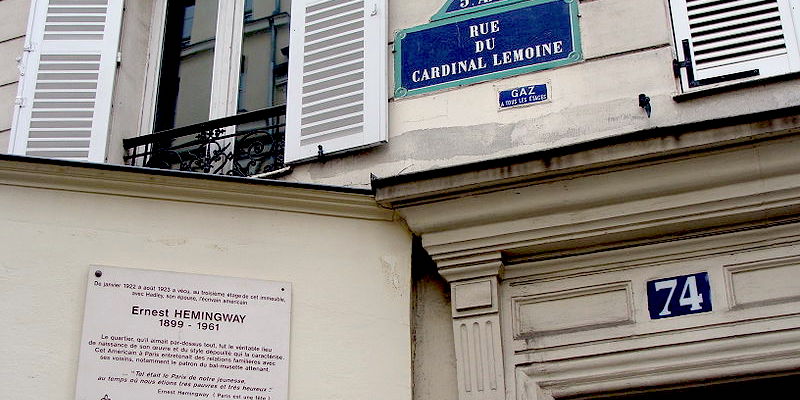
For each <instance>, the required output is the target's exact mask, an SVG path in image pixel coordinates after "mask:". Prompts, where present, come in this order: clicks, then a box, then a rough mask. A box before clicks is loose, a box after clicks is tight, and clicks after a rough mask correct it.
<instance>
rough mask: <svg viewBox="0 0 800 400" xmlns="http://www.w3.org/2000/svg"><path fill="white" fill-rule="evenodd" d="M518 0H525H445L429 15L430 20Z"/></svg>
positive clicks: (518, 0)
mask: <svg viewBox="0 0 800 400" xmlns="http://www.w3.org/2000/svg"><path fill="white" fill-rule="evenodd" d="M520 1H527V0H447V1H446V2H445V4H444V6H442V8H441V9H440V10H439V12H437V13H436V14H434V15H433V16H432V17H431V21H436V20H440V19H444V18H451V17H455V16H459V15H463V14H466V13H472V12H475V11H481V10H484V9H487V8H490V7H496V6H504V5H507V4H512V3H518V2H520Z"/></svg>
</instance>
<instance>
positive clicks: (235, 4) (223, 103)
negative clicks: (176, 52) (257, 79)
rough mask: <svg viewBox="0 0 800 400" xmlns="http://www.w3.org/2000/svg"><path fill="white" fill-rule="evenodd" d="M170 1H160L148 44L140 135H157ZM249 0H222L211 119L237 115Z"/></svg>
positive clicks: (219, 10) (216, 39)
mask: <svg viewBox="0 0 800 400" xmlns="http://www.w3.org/2000/svg"><path fill="white" fill-rule="evenodd" d="M167 1H168V0H156V1H155V3H154V4H153V18H152V22H151V28H150V38H149V43H148V47H147V48H148V49H149V53H148V61H147V77H146V81H145V89H144V96H142V116H141V118H140V119H139V121H140V122H139V134H140V135H147V134H150V133H153V126H154V124H155V118H156V103H157V100H158V86H159V80H160V77H161V59H162V52H163V45H164V34H165V28H166V24H167V19H166V18H167ZM244 3H245V0H218V4H219V5H218V9H217V27H216V38H215V41H214V43H215V45H214V63H213V66H212V74H211V101H210V102H209V103H210V104H209V110H208V119H209V120H212V119H218V118H222V117H227V116H232V115H236V109H237V104H236V103H237V99H238V93H239V69H240V67H241V66H240V64H241V57H240V56H241V52H242V32H243V29H244V28H243V26H244Z"/></svg>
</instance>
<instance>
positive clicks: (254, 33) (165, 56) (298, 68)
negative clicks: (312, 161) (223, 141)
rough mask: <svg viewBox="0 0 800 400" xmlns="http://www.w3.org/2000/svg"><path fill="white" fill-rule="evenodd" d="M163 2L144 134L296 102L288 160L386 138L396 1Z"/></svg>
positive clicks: (289, 119) (289, 120) (290, 112)
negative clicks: (391, 18) (390, 14)
mask: <svg viewBox="0 0 800 400" xmlns="http://www.w3.org/2000/svg"><path fill="white" fill-rule="evenodd" d="M161 4H162V10H163V21H162V22H161V24H160V25H159V23H158V22H156V23H154V24H153V25H154V26H156V27H157V26H162V27H163V28H162V31H163V35H161V36H160V37H158V38H157V39H154V40H155V41H156V44H154V45H153V46H152V47H154V48H156V51H157V53H156V54H161V58H160V60H159V61H160V62H159V63H156V64H158V65H157V66H156V67H155V69H154V70H152V71H151V72H150V73H151V75H156V76H157V77H158V79H157V80H154V81H153V82H154V84H153V85H151V88H150V89H149V91H150V92H151V93H153V95H151V96H153V98H154V101H153V103H154V107H153V109H152V112H151V116H150V117H147V116H145V118H144V123H143V127H144V128H143V131H142V133H143V134H146V133H150V132H149V131H148V128H147V127H152V131H156V132H158V131H163V130H168V129H172V128H175V127H181V126H186V125H191V124H196V123H200V122H203V121H206V120H209V119H218V118H222V117H227V116H232V115H236V114H237V113H243V112H249V111H255V110H259V109H263V108H268V107H272V106H276V105H281V104H287V116H286V150H287V151H286V153H287V154H286V155H287V160H288V161H298V160H304V159H309V158H313V157H316V156H317V155H318V154H320V153H324V154H331V153H336V152H340V151H345V150H350V149H355V148H362V147H365V146H369V145H373V144H376V143H381V142H384V141H385V140H386V136H387V131H388V129H387V125H388V124H387V117H386V108H387V103H388V95H387V85H388V66H387V62H388V60H387V59H388V39H387V36H388V33H387V29H388V28H387V22H388V20H387V1H386V0H294V1H291V0H279V1H276V0H161ZM288 11H291V18H290V16H289V15H290V13H289V12H288ZM290 19H291V21H292V23H291V27H292V28H291V31H290V30H289V25H290V24H289V20H290ZM231 21H232V22H233V23H231ZM290 42H291V43H290ZM290 44H291V46H290ZM159 46H160V48H158V47H159ZM159 52H160V53H159ZM151 57H152V56H151ZM290 59H292V60H294V61H293V64H292V65H294V67H290V66H289V64H290V63H289V60H290ZM290 76H291V78H290ZM293 81H294V83H292V82H293ZM248 129H251V130H252V129H259V127H257V126H253V125H252V124H250V125H247V126H237V127H236V130H237V132H238V131H242V130H248ZM239 146H240V144H239V143H236V144H235V146H234V147H239Z"/></svg>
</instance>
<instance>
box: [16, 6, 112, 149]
mask: <svg viewBox="0 0 800 400" xmlns="http://www.w3.org/2000/svg"><path fill="white" fill-rule="evenodd" d="M122 3H123V0H35V1H34V4H33V8H32V10H31V20H30V24H29V30H28V37H27V42H28V43H29V45H28V50H29V51H27V52H26V56H25V59H24V60H23V62H24V75H23V76H22V79H21V80H20V85H21V87H20V99H19V101H18V103H19V105H18V106H17V108H16V112H15V118H14V125H13V127H12V130H13V131H12V142H11V149H10V152H11V153H13V154H21V155H29V156H39V157H50V158H59V159H67V160H75V161H93V162H103V161H105V155H106V142H107V137H108V126H109V118H110V113H111V94H112V89H113V84H114V73H115V70H116V63H117V49H118V45H119V35H120V25H121V22H122Z"/></svg>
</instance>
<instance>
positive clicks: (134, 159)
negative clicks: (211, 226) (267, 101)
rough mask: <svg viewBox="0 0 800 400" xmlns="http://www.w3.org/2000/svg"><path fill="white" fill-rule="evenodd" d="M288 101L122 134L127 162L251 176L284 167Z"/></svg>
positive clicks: (183, 169) (182, 169) (165, 167)
mask: <svg viewBox="0 0 800 400" xmlns="http://www.w3.org/2000/svg"><path fill="white" fill-rule="evenodd" d="M285 124H286V106H285V105H280V106H275V107H271V108H265V109H262V110H257V111H251V112H247V113H243V114H239V115H235V116H231V117H225V118H220V119H215V120H211V121H206V122H201V123H199V124H194V125H189V126H184V127H180V128H175V129H170V130H166V131H161V132H155V133H152V134H149V135H143V136H139V137H135V138H131V139H125V140H123V147H124V148H125V163H126V164H128V165H136V166H144V167H148V168H160V169H173V170H181V171H192V172H202V173H207V174H218V175H234V176H253V175H259V174H264V173H267V172H271V171H275V170H278V169H281V168H283V150H284V127H285Z"/></svg>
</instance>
